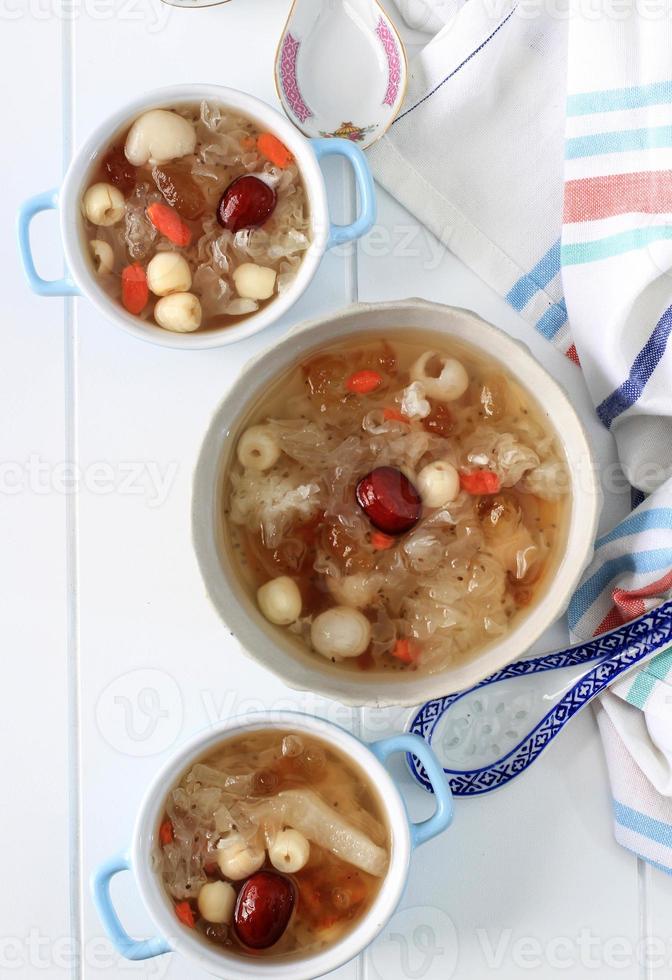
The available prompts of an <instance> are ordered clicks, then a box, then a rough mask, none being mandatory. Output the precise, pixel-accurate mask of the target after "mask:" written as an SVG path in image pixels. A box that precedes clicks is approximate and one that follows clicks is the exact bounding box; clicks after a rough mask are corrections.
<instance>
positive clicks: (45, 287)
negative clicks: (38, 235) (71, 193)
mask: <svg viewBox="0 0 672 980" xmlns="http://www.w3.org/2000/svg"><path fill="white" fill-rule="evenodd" d="M57 209H58V190H53V191H44V193H42V194H36V195H35V197H31V198H29V199H28V200H27V201H24V202H23V204H22V205H21V207H20V208H19V215H18V221H17V232H18V235H19V253H20V255H21V261H22V263H23V271H24V272H25V274H26V278H27V279H28V284H29V286H30V288H31V289H32V290H33V292H34V293H37V294H38V296H80V295H81V293H80V291H79V289H77V286H75V284H74V282H73V281H72V279H71V278H70V277H69V276H68V275H66V276H64V277H63V279H52V280H47V279H43V278H42V277H41V276H39V275H38V274H37V269H36V268H35V262H34V260H33V253H32V251H31V249H30V223H31V221H32V220H33V218H34V217H35V215H36V214H39V213H40V211H54V210H57Z"/></svg>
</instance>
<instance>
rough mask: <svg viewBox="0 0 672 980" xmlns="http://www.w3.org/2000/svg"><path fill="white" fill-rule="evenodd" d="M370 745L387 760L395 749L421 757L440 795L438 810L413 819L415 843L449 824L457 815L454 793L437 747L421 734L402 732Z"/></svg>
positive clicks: (437, 796)
mask: <svg viewBox="0 0 672 980" xmlns="http://www.w3.org/2000/svg"><path fill="white" fill-rule="evenodd" d="M369 748H370V749H371V751H372V752H373V754H374V755H375V756H376V758H377V759H379V760H380V761H381V762H382V763H383V764H384V763H385V762H386V761H387V759H388V758H389V756H391V755H393V754H394V753H395V752H408V753H410V754H411V755H415V756H417V757H418V759H419V760H420V762H421V763H422V765H423V766H424V768H425V772H426V773H427V775H428V777H429V780H430V782H431V784H432V790H433V791H434V795H435V797H436V810H435V811H434V813H433V814H432V816H431V817H429V818H428V819H427V820H422V821H420V822H419V823H414V821H412V820H409V821H408V822H409V824H410V827H411V842H412V844H413V847H417V846H418V844H424V843H425V841H428V840H431V839H432V837H436V835H437V834H440V833H442V832H443V831H444V830H445V829H446V827H449V826H450V824H451V822H452V819H453V794H452V793H451V791H450V785H449V783H448V780H447V778H446V774H445V773H444V771H443V768H442V766H441V763H440V762H439V760H438V759H437V757H436V755H435V754H434V750H433V749H432V748H431V747H430V746H429V745H428V743H427V742H426V741H425V740H424V738H420V736H419V735H409V734H400V735H392V736H391V738H383V739H381V740H380V741H379V742H373V743H372V744H371V745H370V746H369Z"/></svg>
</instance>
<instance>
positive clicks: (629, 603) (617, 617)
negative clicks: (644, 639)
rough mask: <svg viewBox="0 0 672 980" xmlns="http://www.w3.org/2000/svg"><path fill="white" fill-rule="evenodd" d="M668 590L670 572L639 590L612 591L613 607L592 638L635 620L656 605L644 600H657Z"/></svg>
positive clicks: (671, 581) (671, 585)
mask: <svg viewBox="0 0 672 980" xmlns="http://www.w3.org/2000/svg"><path fill="white" fill-rule="evenodd" d="M669 589H672V571H670V572H668V573H667V574H666V575H663V577H662V578H659V579H657V580H656V581H655V582H650V583H649V585H645V586H643V588H641V589H614V591H613V593H612V596H613V600H614V605H613V606H612V607H611V609H610V610H609V612H608V613H607V615H606V616H605V617H604V619H603V620H602V622H601V623H600V625H599V626H598V627H597V629H596V630H595V632H594V633H593V636H599V635H600V633H605V632H606V631H607V630H613V629H616V627H617V626H622V625H623V623H628V622H630V620H631V619H636V618H637V616H643V615H644V613H645V612H648V611H649V609H653V607H654V606H655V605H657V604H658V603H657V602H647V601H646V600H647V599H652V598H653V599H658V598H660V597H661V596H662V594H663V593H664V592H667V591H668V590H669Z"/></svg>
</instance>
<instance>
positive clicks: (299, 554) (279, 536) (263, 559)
mask: <svg viewBox="0 0 672 980" xmlns="http://www.w3.org/2000/svg"><path fill="white" fill-rule="evenodd" d="M413 336H414V337H415V339H414V340H413V342H410V341H406V340H403V341H401V340H399V341H398V340H396V339H395V340H394V341H389V340H387V339H384V338H383V337H380V336H371V335H366V336H360V337H356V338H354V339H351V340H349V341H348V342H347V343H341V344H336V345H334V346H333V347H330V348H328V349H325V350H322V351H320V352H319V353H317V354H313V355H312V356H309V357H307V358H306V359H305V360H304V361H303V362H302V363H300V364H297V365H296V366H295V367H294V368H293V369H292V370H291V371H289V372H288V373H287V374H286V375H284V376H283V377H281V378H280V379H278V381H277V383H276V384H275V385H274V386H273V387H272V388H271V389H270V390H269V391H268V392H267V394H266V396H265V397H264V398H263V399H261V400H260V402H259V404H258V405H257V406H256V407H255V411H254V414H253V415H252V416H251V417H250V418H249V419H248V421H247V424H246V425H245V426H244V427H243V429H242V430H241V431H240V434H239V436H238V439H237V444H236V450H235V458H234V460H233V462H232V464H231V466H230V468H229V472H228V474H227V478H226V488H225V492H224V500H223V504H222V506H223V509H224V514H225V526H226V533H227V537H228V539H229V542H230V546H231V549H232V552H233V555H234V561H235V563H236V565H237V567H238V570H239V573H240V576H241V579H242V581H243V583H244V584H245V586H246V588H247V589H248V590H249V591H250V592H251V593H252V594H253V595H254V598H255V601H256V603H257V606H258V609H259V610H260V612H261V613H262V614H263V616H264V617H265V618H266V619H267V620H268V621H269V622H270V623H272V624H274V625H275V627H277V628H278V629H282V630H286V631H288V633H289V634H290V635H291V636H293V638H294V639H295V641H296V643H299V644H301V645H303V646H304V648H307V649H308V650H310V651H312V652H313V653H314V655H315V656H317V657H325V658H327V659H328V660H330V661H331V662H333V663H334V664H338V665H340V666H341V667H342V668H344V669H346V668H350V669H353V668H354V669H360V670H378V671H383V670H386V671H391V670H395V671H407V672H410V671H418V670H422V671H425V672H427V673H431V672H435V671H440V670H443V669H445V668H446V667H448V666H450V665H452V664H454V663H456V662H459V661H463V660H464V659H466V658H469V657H471V656H473V655H474V654H475V653H476V652H479V651H480V650H482V649H483V648H484V647H485V646H486V645H489V644H491V643H494V642H496V641H497V640H498V639H500V638H502V637H503V636H505V635H506V633H507V632H508V631H509V630H510V629H511V628H512V626H513V624H514V623H516V624H517V623H518V622H519V621H520V619H521V617H524V616H525V615H526V614H527V613H528V612H529V610H530V609H532V608H533V607H534V605H535V603H536V602H537V601H538V600H539V598H540V596H542V595H543V594H544V592H545V591H546V589H548V588H550V587H552V578H553V571H554V569H555V568H556V567H557V564H558V561H559V559H560V557H561V555H562V551H563V546H564V542H565V536H566V525H567V520H566V518H567V515H568V511H569V507H570V499H569V493H568V486H569V482H568V470H567V463H566V459H565V456H564V454H563V451H562V449H561V447H560V445H559V443H558V440H557V438H556V435H555V433H554V431H553V429H552V428H551V426H550V424H549V422H548V419H547V417H546V415H545V413H544V411H543V408H542V407H541V405H540V404H539V403H538V402H537V401H536V400H535V399H534V398H533V397H532V395H530V393H529V392H528V391H526V390H524V389H523V388H522V387H521V385H520V384H519V383H518V382H517V381H515V380H514V379H513V378H512V377H511V376H510V375H509V374H508V372H507V371H506V369H505V367H503V366H502V365H501V364H500V363H498V362H496V361H494V360H493V359H491V358H489V357H487V356H484V355H483V354H482V353H480V352H477V351H475V350H474V349H472V348H471V347H469V346H467V345H466V344H461V343H459V344H458V343H457V342H455V341H454V340H453V339H451V338H448V337H445V336H442V335H439V334H432V333H423V332H422V331H414V334H413ZM539 397H540V398H543V392H539Z"/></svg>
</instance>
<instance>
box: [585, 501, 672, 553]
mask: <svg viewBox="0 0 672 980" xmlns="http://www.w3.org/2000/svg"><path fill="white" fill-rule="evenodd" d="M662 530H668V531H672V507H653V508H652V509H651V510H643V511H641V513H639V514H632V515H631V516H630V517H626V519H625V520H624V521H621V523H620V524H619V525H618V526H617V527H615V528H614V529H613V531H609V533H608V534H605V535H603V537H601V538H598V539H597V541H596V542H595V547H596V548H602V547H603V546H604V545H605V544H609V543H610V542H611V541H618V540H619V538H625V537H627V536H628V535H629V534H640V533H641V532H642V531H662Z"/></svg>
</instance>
